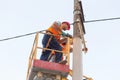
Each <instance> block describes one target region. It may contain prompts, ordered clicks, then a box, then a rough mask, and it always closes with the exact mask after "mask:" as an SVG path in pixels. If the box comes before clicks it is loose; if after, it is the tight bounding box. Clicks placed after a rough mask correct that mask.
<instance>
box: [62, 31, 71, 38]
mask: <svg viewBox="0 0 120 80" xmlns="http://www.w3.org/2000/svg"><path fill="white" fill-rule="evenodd" d="M62 36H63V37H69V38H72V35H71V34H69V33H65V32H63V31H62Z"/></svg>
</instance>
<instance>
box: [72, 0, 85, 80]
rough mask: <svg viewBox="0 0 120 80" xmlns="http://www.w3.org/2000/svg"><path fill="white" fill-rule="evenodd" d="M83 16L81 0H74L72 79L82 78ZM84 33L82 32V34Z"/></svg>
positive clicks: (80, 79) (81, 79) (78, 79)
mask: <svg viewBox="0 0 120 80" xmlns="http://www.w3.org/2000/svg"><path fill="white" fill-rule="evenodd" d="M83 21H84V17H83V10H82V5H81V0H74V24H73V26H74V27H73V37H74V38H73V76H72V80H83V63H82V62H83V61H82V42H83V36H81V35H82V34H83V33H85V30H84V25H83ZM83 35H84V34H83Z"/></svg>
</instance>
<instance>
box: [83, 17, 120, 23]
mask: <svg viewBox="0 0 120 80" xmlns="http://www.w3.org/2000/svg"><path fill="white" fill-rule="evenodd" d="M117 19H120V17H116V18H107V19H97V20H89V21H85V22H84V23H90V22H98V21H108V20H117Z"/></svg>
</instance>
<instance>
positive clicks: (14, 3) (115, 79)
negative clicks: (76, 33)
mask: <svg viewBox="0 0 120 80" xmlns="http://www.w3.org/2000/svg"><path fill="white" fill-rule="evenodd" d="M73 2H74V1H73V0H0V40H2V39H5V38H9V37H14V36H18V35H23V34H27V33H31V32H36V31H41V30H45V29H47V28H48V27H49V26H50V25H51V24H52V23H53V22H54V21H69V22H70V23H72V22H73V6H74V3H73ZM119 3H120V1H119V0H82V5H83V11H84V18H85V21H89V20H96V19H106V18H112V17H120V10H119V7H120V5H119ZM84 25H85V30H86V34H85V40H86V45H87V48H88V53H87V54H84V53H83V74H84V75H87V76H89V77H92V78H93V80H120V77H119V74H120V58H119V56H120V50H119V49H120V47H119V46H120V42H119V41H120V37H119V34H120V31H119V30H120V27H119V26H120V20H111V21H101V22H91V23H84ZM67 32H68V33H70V34H73V26H71V30H70V31H67ZM34 38H35V34H33V35H29V36H26V37H21V38H17V39H11V40H6V41H0V55H1V56H0V75H1V77H0V78H1V80H25V79H26V73H27V68H28V58H29V55H30V52H31V49H32V44H33V41H34ZM41 39H42V35H41V36H40V39H39V40H40V41H39V42H41ZM40 46H41V45H40ZM39 57H40V55H38V56H37V58H38V59H39ZM78 62H79V61H78ZM76 64H77V63H76ZM70 80H71V79H70Z"/></svg>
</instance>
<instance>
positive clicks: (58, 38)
mask: <svg viewBox="0 0 120 80" xmlns="http://www.w3.org/2000/svg"><path fill="white" fill-rule="evenodd" d="M47 31H49V32H51V33H52V34H54V35H55V38H56V40H57V41H60V35H61V34H62V32H60V31H57V30H55V29H54V28H53V27H52V26H51V27H49V28H48V29H47Z"/></svg>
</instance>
